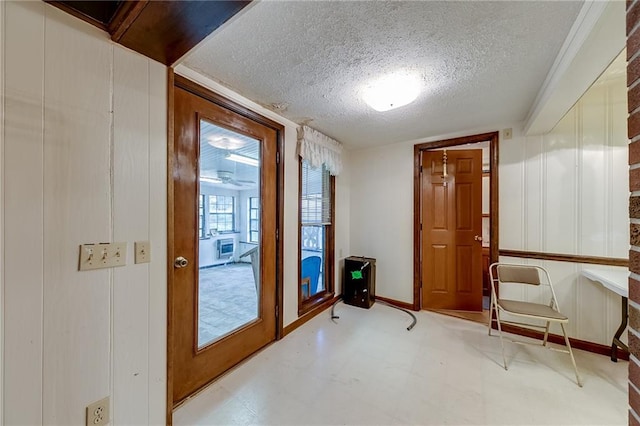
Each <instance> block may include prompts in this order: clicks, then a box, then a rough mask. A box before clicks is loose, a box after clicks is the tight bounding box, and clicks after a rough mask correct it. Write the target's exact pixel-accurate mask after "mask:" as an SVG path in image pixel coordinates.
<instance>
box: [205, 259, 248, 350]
mask: <svg viewBox="0 0 640 426" xmlns="http://www.w3.org/2000/svg"><path fill="white" fill-rule="evenodd" d="M199 290H200V292H199V298H198V312H199V321H198V345H199V346H203V345H204V344H206V343H209V342H211V341H213V340H214V339H217V338H219V337H221V336H224V335H225V334H227V333H229V332H231V331H232V330H235V329H236V328H238V327H240V326H242V325H244V324H246V323H248V322H250V321H252V320H254V319H255V318H256V316H257V314H258V298H257V296H256V286H255V283H254V279H253V270H252V269H251V264H250V263H230V264H228V265H222V266H215V267H213V268H203V269H200V289H199Z"/></svg>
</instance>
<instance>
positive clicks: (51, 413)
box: [0, 2, 167, 425]
mask: <svg viewBox="0 0 640 426" xmlns="http://www.w3.org/2000/svg"><path fill="white" fill-rule="evenodd" d="M1 7H2V8H3V10H4V13H3V14H2V15H0V28H1V29H2V32H1V33H0V37H2V39H1V40H0V46H4V50H3V51H0V53H1V55H0V56H1V59H0V65H1V67H0V82H3V85H2V94H3V97H2V101H3V102H2V104H3V105H4V113H5V114H4V115H3V116H2V120H3V123H1V124H2V125H1V127H2V129H3V139H1V140H0V142H2V147H1V152H3V156H2V163H1V165H0V167H1V171H2V181H1V183H2V191H3V195H4V198H3V199H4V206H3V213H4V222H3V224H2V228H1V229H0V230H1V232H2V238H1V244H2V246H3V247H7V248H9V250H6V251H5V252H4V257H3V259H2V265H1V266H2V271H3V282H2V284H3V293H4V298H3V300H2V302H3V304H2V312H3V321H4V352H3V357H4V360H3V372H4V381H3V395H2V396H3V398H2V400H3V401H2V403H3V406H4V412H3V416H2V421H3V423H4V424H7V425H14V424H16V425H17V424H30V425H35V424H78V425H79V424H84V421H85V420H84V418H85V406H86V405H87V404H88V403H91V402H93V401H96V400H98V399H100V398H103V397H105V396H108V395H110V396H111V403H112V413H111V414H112V418H113V420H112V423H113V424H132V425H133V424H164V421H165V395H166V379H165V376H166V357H165V354H166V147H167V140H166V124H167V123H166V105H167V104H166V68H165V67H164V66H163V65H160V64H158V63H155V62H153V61H151V60H148V59H146V58H144V57H142V56H140V55H138V54H136V53H132V52H130V51H128V50H126V49H124V48H121V47H118V46H116V45H114V44H113V43H111V42H110V41H109V38H108V35H107V34H106V33H104V32H102V31H99V30H97V29H95V28H93V27H92V26H90V25H88V24H86V23H83V22H81V21H80V20H78V19H76V18H73V17H71V16H69V15H67V14H65V13H63V12H61V11H59V10H58V9H56V8H54V7H52V6H49V5H47V4H45V3H44V2H2V5H1ZM140 240H149V241H150V242H151V259H152V260H151V263H149V264H142V265H134V264H133V242H134V241H140ZM105 241H126V242H127V243H128V247H129V249H128V254H127V266H124V267H120V268H115V269H112V270H108V269H105V270H97V271H87V272H79V271H78V270H77V269H78V250H79V245H80V244H82V243H91V242H105Z"/></svg>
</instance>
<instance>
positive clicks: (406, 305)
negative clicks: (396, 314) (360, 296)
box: [375, 296, 418, 312]
mask: <svg viewBox="0 0 640 426" xmlns="http://www.w3.org/2000/svg"><path fill="white" fill-rule="evenodd" d="M375 300H379V301H381V302H385V303H387V304H389V305H393V306H395V307H397V308H402V309H407V310H409V311H416V312H418V311H417V310H415V309H414V306H413V303H407V302H401V301H399V300H395V299H387V298H386V297H382V296H375Z"/></svg>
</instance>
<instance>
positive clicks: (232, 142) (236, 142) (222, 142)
mask: <svg viewBox="0 0 640 426" xmlns="http://www.w3.org/2000/svg"><path fill="white" fill-rule="evenodd" d="M207 143H208V144H209V145H211V146H212V147H214V148H220V149H230V150H233V149H240V148H242V147H243V146H245V145H246V142H245V141H243V140H240V139H235V138H227V137H223V138H216V137H210V138H209V139H207Z"/></svg>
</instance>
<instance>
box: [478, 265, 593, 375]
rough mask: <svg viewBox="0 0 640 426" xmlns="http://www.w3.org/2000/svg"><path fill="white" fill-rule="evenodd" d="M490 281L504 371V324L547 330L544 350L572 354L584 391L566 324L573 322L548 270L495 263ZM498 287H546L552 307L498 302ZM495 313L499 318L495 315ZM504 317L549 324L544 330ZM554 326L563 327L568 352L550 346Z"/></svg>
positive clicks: (505, 366)
mask: <svg viewBox="0 0 640 426" xmlns="http://www.w3.org/2000/svg"><path fill="white" fill-rule="evenodd" d="M489 278H490V281H491V307H490V310H489V336H491V326H492V324H493V322H494V321H495V322H497V323H498V334H499V335H500V345H501V346H502V360H503V362H504V369H505V370H507V358H506V357H505V354H504V342H503V337H502V324H511V325H517V326H525V327H527V328H539V329H543V330H544V338H543V339H542V346H544V347H547V348H549V349H554V350H558V351H560V352H565V353H568V354H569V356H570V357H571V362H572V363H573V369H574V370H575V373H576V381H577V382H578V386H580V387H582V381H581V380H580V375H579V374H578V367H577V366H576V360H575V358H574V357H573V351H572V350H571V344H570V343H569V337H568V336H567V331H566V329H565V324H567V323H568V322H569V318H568V317H567V316H566V315H564V314H562V313H561V312H560V308H559V307H558V301H557V299H556V293H555V291H554V290H553V284H552V283H551V279H550V278H549V273H548V272H547V271H546V270H545V269H544V268H541V267H539V266H532V265H514V264H506V263H494V264H492V265H491V266H489ZM496 284H498V285H499V287H500V289H501V290H504V288H505V287H506V285H521V286H522V285H524V286H527V285H530V286H537V287H538V288H540V289H541V290H542V288H543V287H544V288H546V289H547V291H544V292H543V293H547V297H549V303H547V304H544V303H534V302H524V301H520V300H510V299H504V298H498V297H497V292H496ZM503 292H504V291H503ZM494 313H495V318H494V315H493V314H494ZM503 314H509V315H512V316H514V317H517V319H522V320H537V321H542V322H544V323H545V325H544V326H543V325H540V324H535V323H530V322H515V321H506V320H504V319H502V318H501V315H503ZM552 322H554V323H558V324H560V327H561V328H562V333H563V334H564V341H565V344H566V346H567V350H562V349H555V348H552V347H550V346H547V338H548V337H549V325H550V324H551V323H552ZM512 342H514V343H520V344H525V343H528V342H523V341H516V340H512Z"/></svg>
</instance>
